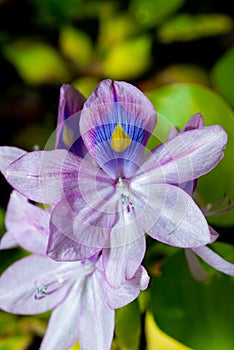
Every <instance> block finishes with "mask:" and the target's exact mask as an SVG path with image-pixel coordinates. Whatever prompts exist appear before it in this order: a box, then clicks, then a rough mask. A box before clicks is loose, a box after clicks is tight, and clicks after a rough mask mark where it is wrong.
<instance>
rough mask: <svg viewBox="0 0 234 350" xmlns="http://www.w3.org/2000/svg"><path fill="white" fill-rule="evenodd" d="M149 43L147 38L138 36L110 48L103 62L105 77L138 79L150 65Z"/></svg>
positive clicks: (149, 39)
mask: <svg viewBox="0 0 234 350" xmlns="http://www.w3.org/2000/svg"><path fill="white" fill-rule="evenodd" d="M151 42H152V40H151V38H150V37H149V36H140V37H137V38H134V39H129V40H126V41H123V42H121V43H119V44H117V45H115V46H114V47H112V48H110V50H109V51H108V52H107V55H106V58H104V61H103V71H104V74H105V76H107V77H109V78H112V79H125V80H127V79H133V78H137V77H139V76H140V75H141V74H143V73H144V72H145V71H146V70H147V68H148V67H149V65H150V61H151Z"/></svg>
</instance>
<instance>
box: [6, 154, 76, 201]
mask: <svg viewBox="0 0 234 350" xmlns="http://www.w3.org/2000/svg"><path fill="white" fill-rule="evenodd" d="M80 160H81V158H79V157H77V156H75V155H74V154H72V153H71V152H68V151H66V150H54V151H35V152H30V153H28V154H26V155H25V156H23V157H21V158H19V159H18V160H16V161H15V162H13V163H11V164H10V165H9V167H8V168H7V170H6V179H7V181H8V182H9V183H10V184H11V185H12V187H14V188H15V189H16V190H17V191H18V192H20V193H21V194H23V195H24V196H25V197H27V198H29V199H31V200H33V201H35V202H40V203H48V204H52V203H54V202H56V201H59V200H60V199H61V198H63V197H64V193H65V192H66V190H67V188H69V189H70V191H71V192H72V191H74V190H75V189H74V188H72V185H74V186H76V185H77V168H78V166H79V163H80Z"/></svg>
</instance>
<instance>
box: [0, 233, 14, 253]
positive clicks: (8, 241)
mask: <svg viewBox="0 0 234 350" xmlns="http://www.w3.org/2000/svg"><path fill="white" fill-rule="evenodd" d="M17 246H18V243H17V242H16V240H15V239H14V237H13V236H12V234H11V233H10V232H6V233H5V234H4V235H3V236H2V238H1V240H0V250H3V249H11V248H15V247H17Z"/></svg>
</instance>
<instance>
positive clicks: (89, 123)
mask: <svg viewBox="0 0 234 350" xmlns="http://www.w3.org/2000/svg"><path fill="white" fill-rule="evenodd" d="M67 93H68V92H67ZM71 95H72V93H71ZM71 95H70V99H71V100H72V99H73V97H72V96H71ZM82 103H83V102H82ZM60 110H62V108H60ZM71 117H72V118H76V121H77V128H79V129H78V130H79V133H80V135H81V138H82V142H83V143H84V145H85V147H86V153H85V154H82V157H80V156H78V155H77V154H76V152H75V151H74V148H73V150H72V152H69V151H67V150H64V149H59V150H53V151H35V152H30V153H28V154H26V155H23V156H22V157H21V158H19V159H18V160H16V161H15V162H13V163H12V164H10V165H9V166H8V167H7V169H6V174H5V175H6V178H7V180H8V181H9V183H10V184H11V185H12V186H13V187H14V188H15V189H16V190H17V191H19V192H20V193H22V194H23V195H24V196H26V197H27V198H29V199H31V200H34V201H37V202H42V203H48V204H52V205H53V210H52V213H51V218H50V237H49V243H48V248H47V253H48V255H49V256H51V257H52V258H54V259H55V260H68V261H73V260H82V259H85V258H88V257H89V256H92V255H94V254H97V253H98V252H100V251H101V250H102V257H103V264H104V270H105V274H106V277H107V279H108V281H109V283H110V284H111V285H112V286H115V287H116V288H119V287H120V285H121V284H122V283H123V282H124V281H125V279H129V278H131V277H132V276H133V275H134V274H135V273H136V271H137V269H138V267H139V265H140V264H141V261H142V259H143V257H144V254H145V236H144V234H145V232H146V233H147V234H149V235H150V236H151V237H153V238H155V239H157V240H159V241H162V242H164V243H167V244H170V245H174V246H178V247H184V248H188V247H192V248H197V247H200V246H204V245H206V244H208V243H210V242H211V241H212V240H213V237H212V235H211V233H210V230H209V227H208V224H207V222H206V220H205V217H204V215H203V214H202V212H201V210H200V209H199V208H198V206H197V205H196V204H195V202H194V201H193V200H192V198H191V196H189V195H188V194H187V193H186V191H184V190H183V188H181V187H182V186H183V184H184V183H187V182H191V181H193V180H195V179H197V178H199V177H200V176H202V175H204V174H206V173H208V172H209V171H210V170H212V169H213V168H214V167H215V166H216V165H217V164H218V163H219V162H220V160H221V159H222V157H223V149H224V148H225V145H226V142H227V135H226V133H225V131H224V130H223V129H222V128H221V127H220V126H209V127H201V128H199V129H195V130H189V131H187V132H184V133H181V134H179V135H177V136H176V137H174V138H173V139H171V140H169V141H167V142H165V143H164V144H162V145H160V146H158V147H156V148H155V149H153V150H152V151H150V152H149V153H148V154H147V155H146V156H144V151H145V147H146V145H147V141H148V139H149V136H150V135H151V133H152V132H153V130H154V128H155V125H156V121H157V117H156V112H155V109H154V107H153V106H152V104H151V103H150V101H149V100H148V99H147V98H146V97H145V96H144V95H143V93H141V92H140V91H139V90H138V89H137V88H135V87H134V86H132V85H130V84H128V83H125V82H113V81H111V80H105V81H103V82H101V83H100V84H99V86H98V87H97V88H96V90H95V91H94V92H93V93H92V94H91V96H90V97H89V98H88V99H87V100H86V101H85V102H84V104H83V107H82V109H81V111H80V112H79V113H75V114H73V115H72V116H71ZM64 119H66V117H64ZM67 126H68V130H66V135H71V134H72V133H71V132H70V133H69V130H70V129H69V125H68V124H67ZM65 129H66V128H65ZM60 130H64V129H63V128H61V129H60ZM61 132H62V133H63V131H61ZM61 132H60V134H61ZM61 135H62V134H61ZM66 135H64V134H63V135H62V136H63V138H65V140H67V137H66ZM74 142H76V141H75V140H74Z"/></svg>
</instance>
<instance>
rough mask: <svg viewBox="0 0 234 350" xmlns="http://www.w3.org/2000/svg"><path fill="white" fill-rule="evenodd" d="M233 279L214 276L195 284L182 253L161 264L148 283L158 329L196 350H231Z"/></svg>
mask: <svg viewBox="0 0 234 350" xmlns="http://www.w3.org/2000/svg"><path fill="white" fill-rule="evenodd" d="M233 295H234V278H233V277H230V276H226V275H224V274H221V273H218V272H217V273H216V274H214V275H212V276H211V277H210V279H209V280H208V281H206V282H203V283H199V282H196V281H195V280H193V278H192V277H191V276H190V274H189V271H188V267H187V263H186V259H185V256H184V252H183V251H181V252H180V253H177V254H175V255H173V256H171V257H169V258H168V260H167V261H166V262H165V264H164V265H163V267H162V276H161V277H155V278H154V279H153V281H152V294H151V298H152V311H153V315H154V318H155V320H156V322H157V324H158V325H159V327H160V328H161V329H162V330H163V331H164V332H166V333H168V334H169V335H170V336H172V337H174V338H175V339H178V340H179V341H181V342H182V343H184V344H186V345H188V346H190V347H192V348H193V349H196V350H207V349H212V350H220V349H222V350H231V349H232V347H233V343H234V333H233V324H234V298H233Z"/></svg>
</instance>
